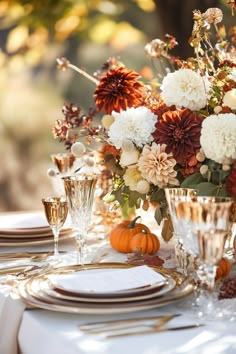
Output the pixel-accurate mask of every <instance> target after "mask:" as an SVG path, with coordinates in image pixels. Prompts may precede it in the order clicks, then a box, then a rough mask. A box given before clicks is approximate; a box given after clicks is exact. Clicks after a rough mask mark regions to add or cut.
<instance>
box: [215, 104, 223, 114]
mask: <svg viewBox="0 0 236 354" xmlns="http://www.w3.org/2000/svg"><path fill="white" fill-rule="evenodd" d="M221 111H222V107H221V106H216V107H215V108H214V112H215V114H219V113H220V112H221Z"/></svg>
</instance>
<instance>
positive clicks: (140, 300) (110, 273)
mask: <svg viewBox="0 0 236 354" xmlns="http://www.w3.org/2000/svg"><path fill="white" fill-rule="evenodd" d="M145 267H146V266H145ZM134 268H136V269H137V268H139V267H137V266H136V267H135V266H131V265H128V264H124V263H102V264H97V265H96V264H89V265H85V266H79V265H73V266H66V267H60V268H57V269H56V270H55V269H54V271H52V272H48V273H47V274H44V275H38V276H36V277H34V278H30V279H28V280H26V281H24V282H21V283H20V285H19V288H18V290H19V295H20V296H21V298H22V299H23V300H24V301H25V302H26V303H27V304H29V305H31V306H33V307H39V308H43V309H47V310H54V311H62V312H69V313H88V314H114V313H126V312H131V311H138V310H144V309H151V308H155V307H159V306H164V305H166V304H168V303H171V302H173V301H176V300H179V299H182V298H183V297H185V296H187V295H189V294H190V293H191V292H192V291H193V285H192V284H191V283H189V282H186V281H184V279H185V278H184V276H183V275H182V274H180V273H178V272H175V271H172V270H167V269H163V268H160V267H151V270H152V271H153V273H154V272H155V273H156V275H157V276H156V278H155V277H154V278H153V281H152V282H151V283H150V284H146V285H144V283H143V282H141V283H140V284H141V285H140V286H139V285H136V286H135V285H134V286H132V285H131V286H128V288H125V287H124V288H123V290H118V289H119V288H118V289H117V290H111V289H110V290H107V287H106V286H105V287H104V291H101V289H102V288H103V285H102V286H99V283H102V284H105V283H107V281H108V282H111V283H112V282H113V281H112V278H111V277H113V279H116V280H117V283H118V284H119V283H120V281H119V279H121V278H120V277H121V271H124V270H129V269H130V270H132V269H134ZM148 268H149V267H148ZM138 270H140V279H141V280H142V279H143V278H142V273H141V268H139V269H138ZM149 270H150V268H149ZM55 272H56V273H55ZM142 272H143V270H142ZM128 274H129V276H131V277H132V275H131V274H132V272H131V273H127V276H128ZM131 277H130V278H127V279H130V283H131V284H132V283H133V280H132V278H131ZM109 279H110V280H109ZM155 279H156V280H155ZM92 280H93V283H94V286H93V285H92V286H91V284H92ZM104 280H105V283H104ZM126 283H127V282H126ZM118 286H119V285H118ZM86 289H87V290H86ZM108 289H109V286H108Z"/></svg>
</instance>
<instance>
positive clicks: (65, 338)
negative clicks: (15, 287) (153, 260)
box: [0, 239, 236, 354]
mask: <svg viewBox="0 0 236 354" xmlns="http://www.w3.org/2000/svg"><path fill="white" fill-rule="evenodd" d="M74 247H75V242H74V240H72V239H71V240H67V241H63V242H61V243H60V250H71V249H74ZM39 248H40V251H41V250H44V249H45V250H51V248H52V246H50V245H44V246H43V247H41V246H37V247H34V248H32V247H27V248H24V250H28V251H30V250H32V249H34V250H36V249H39ZM16 250H19V249H18V248H15V247H9V248H4V249H2V250H1V251H2V252H3V251H4V252H7V251H8V252H9V251H16ZM104 252H105V253H108V254H107V255H106V257H104V258H103V261H118V262H119V261H124V260H125V257H126V256H125V255H122V254H118V253H116V252H115V251H114V250H111V249H110V247H109V245H108V243H107V242H106V240H99V239H97V240H96V242H95V244H94V246H91V247H90V256H89V257H90V259H91V260H92V259H94V258H95V257H96V256H99V255H101V254H103V253H104ZM170 252H171V251H170V250H169V248H168V246H166V247H162V248H161V251H160V256H165V257H166V256H168V255H169V254H170ZM0 266H1V265H0ZM7 296H8V292H7V290H6V288H5V287H2V288H0V328H1V326H2V328H3V329H4V330H3V331H1V332H0V336H1V340H0V354H15V349H16V347H17V343H16V342H15V343H8V345H6V341H9V340H11V341H13V340H14V338H15V337H14V333H12V332H14V331H16V338H17V337H18V344H19V350H20V353H21V354H42V353H43V354H65V353H66V354H122V353H130V354H157V353H162V354H180V353H183V354H184V353H190V354H209V353H214V354H223V353H224V354H235V353H236V336H235V328H236V324H235V322H229V321H209V322H208V323H206V322H204V323H205V326H203V327H199V328H195V329H191V330H185V331H175V332H174V331H173V332H171V331H168V332H163V333H156V334H149V335H138V336H132V337H125V338H116V339H104V338H103V337H102V336H101V335H85V334H84V333H82V332H81V331H79V328H78V326H79V325H80V324H84V323H87V322H93V321H101V320H106V319H108V320H111V319H118V318H131V317H135V318H136V317H141V316H147V315H151V316H155V315H160V314H170V313H180V314H181V316H179V317H176V318H174V319H173V320H172V321H171V323H170V324H169V326H170V325H171V326H172V325H181V324H183V325H185V324H190V323H191V324H192V323H195V322H197V321H198V322H199V320H197V319H196V318H194V317H193V314H192V312H191V311H189V309H188V308H186V307H185V303H186V302H185V301H182V302H181V303H174V304H172V305H168V306H165V307H161V308H158V309H154V310H149V311H141V312H135V313H129V314H122V315H106V316H101V315H72V314H66V313H60V312H52V311H46V310H40V309H26V310H24V311H23V308H22V302H21V300H14V301H15V302H14V307H15V308H16V310H14V309H13V307H11V310H12V311H9V312H8V311H6V307H5V306H6V305H7V302H8V301H6V299H7ZM228 301H230V300H228ZM8 303H9V302H8ZM234 303H235V302H234ZM4 309H5V311H4ZM14 311H15V313H14ZM22 311H23V314H22V320H21V321H20V314H21V312H22ZM235 311H236V308H235ZM3 316H4V318H3ZM7 316H9V317H8V318H7ZM14 319H15V322H16V324H19V331H18V334H17V330H18V328H17V326H14ZM4 332H5V334H4ZM8 332H9V333H10V334H13V335H12V336H11V335H9V336H6V333H8ZM11 348H12V349H11ZM11 350H12V351H11Z"/></svg>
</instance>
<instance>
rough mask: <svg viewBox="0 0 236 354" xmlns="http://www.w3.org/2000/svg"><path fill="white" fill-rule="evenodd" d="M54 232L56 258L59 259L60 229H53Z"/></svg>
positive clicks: (54, 227) (55, 227)
mask: <svg viewBox="0 0 236 354" xmlns="http://www.w3.org/2000/svg"><path fill="white" fill-rule="evenodd" d="M52 232H53V236H54V257H55V258H58V257H59V252H58V241H59V232H60V228H59V227H57V226H53V227H52Z"/></svg>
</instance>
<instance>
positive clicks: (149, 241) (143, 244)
mask: <svg viewBox="0 0 236 354" xmlns="http://www.w3.org/2000/svg"><path fill="white" fill-rule="evenodd" d="M130 247H131V249H132V251H134V250H139V251H140V252H141V253H142V254H145V253H147V254H155V253H157V252H158V251H159V249H160V241H159V239H158V237H157V236H156V235H155V234H153V233H151V232H149V231H146V230H142V231H141V232H139V233H138V234H136V235H134V237H133V238H132V240H131V241H130Z"/></svg>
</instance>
